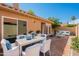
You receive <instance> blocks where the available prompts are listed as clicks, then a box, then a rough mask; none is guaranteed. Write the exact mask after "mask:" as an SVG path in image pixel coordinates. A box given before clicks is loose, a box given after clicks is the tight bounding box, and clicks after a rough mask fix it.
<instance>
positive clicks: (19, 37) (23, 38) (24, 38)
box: [16, 35, 26, 40]
mask: <svg viewBox="0 0 79 59" xmlns="http://www.w3.org/2000/svg"><path fill="white" fill-rule="evenodd" d="M16 38H17V40H21V39H22V40H26V35H18V36H17V37H16Z"/></svg>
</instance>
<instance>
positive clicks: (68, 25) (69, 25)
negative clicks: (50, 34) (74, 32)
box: [66, 24, 76, 27]
mask: <svg viewBox="0 0 79 59" xmlns="http://www.w3.org/2000/svg"><path fill="white" fill-rule="evenodd" d="M66 26H67V27H75V26H76V24H67V25H66Z"/></svg>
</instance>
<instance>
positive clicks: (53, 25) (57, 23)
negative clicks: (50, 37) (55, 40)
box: [48, 17, 61, 36]
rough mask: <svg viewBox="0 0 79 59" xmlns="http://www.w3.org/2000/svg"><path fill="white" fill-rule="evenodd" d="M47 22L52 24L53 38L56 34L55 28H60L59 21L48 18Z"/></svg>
mask: <svg viewBox="0 0 79 59" xmlns="http://www.w3.org/2000/svg"><path fill="white" fill-rule="evenodd" d="M48 20H50V21H52V22H53V24H52V28H53V29H54V36H55V35H56V32H57V28H58V27H60V24H61V22H59V19H58V18H55V17H48Z"/></svg>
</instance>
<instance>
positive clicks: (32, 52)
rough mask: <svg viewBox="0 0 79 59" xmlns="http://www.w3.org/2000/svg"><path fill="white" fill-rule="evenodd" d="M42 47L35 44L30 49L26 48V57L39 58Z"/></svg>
mask: <svg viewBox="0 0 79 59" xmlns="http://www.w3.org/2000/svg"><path fill="white" fill-rule="evenodd" d="M40 47H41V44H40V43H38V44H35V45H33V46H30V47H28V48H26V50H25V55H26V56H39V54H40Z"/></svg>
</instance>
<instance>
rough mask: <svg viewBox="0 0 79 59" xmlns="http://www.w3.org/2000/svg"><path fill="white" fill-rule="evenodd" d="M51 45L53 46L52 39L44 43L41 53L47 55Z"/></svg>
mask: <svg viewBox="0 0 79 59" xmlns="http://www.w3.org/2000/svg"><path fill="white" fill-rule="evenodd" d="M50 45H51V39H48V40H46V42H44V44H43V45H42V47H41V52H44V53H46V52H47V51H49V50H50Z"/></svg>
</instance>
